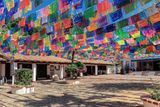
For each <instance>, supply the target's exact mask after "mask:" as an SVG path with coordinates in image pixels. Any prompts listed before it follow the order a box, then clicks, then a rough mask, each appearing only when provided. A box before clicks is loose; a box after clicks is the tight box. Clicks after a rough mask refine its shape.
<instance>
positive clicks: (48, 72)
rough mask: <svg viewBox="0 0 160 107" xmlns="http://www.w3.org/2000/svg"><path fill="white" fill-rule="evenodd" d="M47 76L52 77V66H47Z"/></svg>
mask: <svg viewBox="0 0 160 107" xmlns="http://www.w3.org/2000/svg"><path fill="white" fill-rule="evenodd" d="M47 75H49V76H52V75H51V70H50V65H47Z"/></svg>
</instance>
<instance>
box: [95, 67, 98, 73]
mask: <svg viewBox="0 0 160 107" xmlns="http://www.w3.org/2000/svg"><path fill="white" fill-rule="evenodd" d="M95 75H98V65H95Z"/></svg>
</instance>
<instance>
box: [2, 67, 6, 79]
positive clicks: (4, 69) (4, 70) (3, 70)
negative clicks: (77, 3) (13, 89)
mask: <svg viewBox="0 0 160 107" xmlns="http://www.w3.org/2000/svg"><path fill="white" fill-rule="evenodd" d="M5 72H6V65H5V64H1V75H2V76H5Z"/></svg>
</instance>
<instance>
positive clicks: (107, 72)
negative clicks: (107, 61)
mask: <svg viewBox="0 0 160 107" xmlns="http://www.w3.org/2000/svg"><path fill="white" fill-rule="evenodd" d="M106 74H108V67H107V65H106Z"/></svg>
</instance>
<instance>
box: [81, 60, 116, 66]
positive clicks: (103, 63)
mask: <svg viewBox="0 0 160 107" xmlns="http://www.w3.org/2000/svg"><path fill="white" fill-rule="evenodd" d="M78 61H81V62H83V63H84V64H102V65H112V64H113V63H111V62H107V61H103V60H78Z"/></svg>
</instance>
